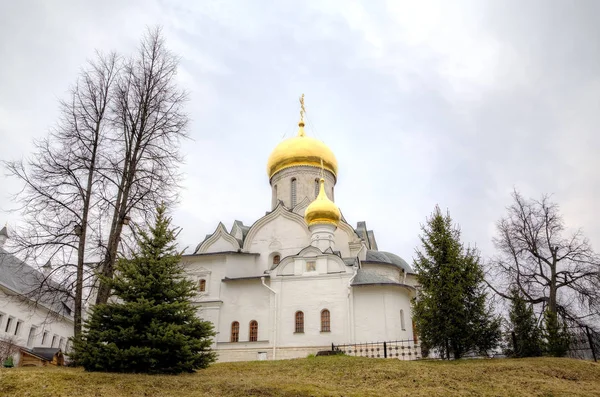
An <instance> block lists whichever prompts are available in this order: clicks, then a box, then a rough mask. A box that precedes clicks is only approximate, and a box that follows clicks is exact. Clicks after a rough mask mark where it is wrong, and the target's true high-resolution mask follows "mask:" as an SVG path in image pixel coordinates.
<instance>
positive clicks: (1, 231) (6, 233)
mask: <svg viewBox="0 0 600 397" xmlns="http://www.w3.org/2000/svg"><path fill="white" fill-rule="evenodd" d="M0 236H5V237H8V230H6V226H4V227H3V228H2V230H0Z"/></svg>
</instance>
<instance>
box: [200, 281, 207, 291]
mask: <svg viewBox="0 0 600 397" xmlns="http://www.w3.org/2000/svg"><path fill="white" fill-rule="evenodd" d="M199 290H200V292H204V291H206V280H205V279H201V280H200V285H199Z"/></svg>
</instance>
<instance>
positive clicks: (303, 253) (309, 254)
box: [271, 245, 349, 276]
mask: <svg viewBox="0 0 600 397" xmlns="http://www.w3.org/2000/svg"><path fill="white" fill-rule="evenodd" d="M298 261H299V264H300V268H298V266H297V263H298ZM309 261H312V262H313V263H315V261H316V263H317V267H318V268H317V270H319V269H320V270H319V274H331V273H344V272H348V271H349V270H348V267H347V265H346V263H345V262H344V261H343V260H342V258H340V257H339V256H337V255H335V254H331V253H323V252H322V251H321V250H320V249H319V248H317V247H313V246H312V245H309V246H308V247H305V248H303V249H302V250H300V252H299V253H298V254H296V255H290V256H287V257H285V258H283V259H282V260H281V262H280V263H279V265H278V266H274V267H272V268H271V270H276V273H275V274H276V275H277V276H291V275H298V274H301V273H303V271H302V270H301V269H302V268H304V264H306V262H309ZM319 263H322V264H323V266H320V265H319Z"/></svg>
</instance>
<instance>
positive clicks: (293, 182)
mask: <svg viewBox="0 0 600 397" xmlns="http://www.w3.org/2000/svg"><path fill="white" fill-rule="evenodd" d="M295 206H296V178H292V208H294V207H295Z"/></svg>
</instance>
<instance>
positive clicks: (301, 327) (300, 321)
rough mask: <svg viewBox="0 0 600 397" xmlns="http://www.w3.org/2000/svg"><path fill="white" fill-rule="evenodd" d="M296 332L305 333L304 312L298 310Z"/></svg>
mask: <svg viewBox="0 0 600 397" xmlns="http://www.w3.org/2000/svg"><path fill="white" fill-rule="evenodd" d="M296 333H297V334H301V333H304V313H303V312H300V311H298V312H296Z"/></svg>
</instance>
